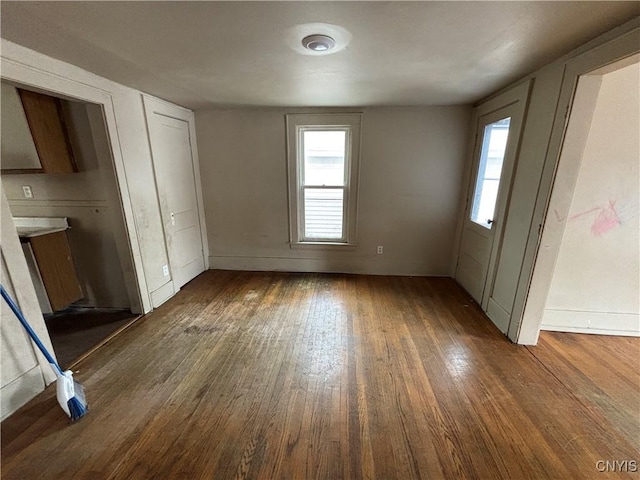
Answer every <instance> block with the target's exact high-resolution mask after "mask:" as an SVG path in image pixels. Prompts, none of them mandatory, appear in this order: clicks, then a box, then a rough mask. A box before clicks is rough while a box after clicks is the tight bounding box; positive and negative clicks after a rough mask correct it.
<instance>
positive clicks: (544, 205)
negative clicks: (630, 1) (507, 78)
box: [509, 21, 640, 345]
mask: <svg viewBox="0 0 640 480" xmlns="http://www.w3.org/2000/svg"><path fill="white" fill-rule="evenodd" d="M638 23H639V22H638V21H636V22H635V25H634V26H633V27H632V28H631V29H630V30H628V31H626V32H625V33H623V34H622V35H620V36H619V37H616V38H613V39H612V40H609V41H607V42H606V43H603V44H601V45H599V46H598V47H595V48H593V49H591V50H588V51H587V52H585V53H583V54H581V55H579V56H577V57H575V58H573V59H571V60H569V61H567V62H566V68H565V72H564V78H563V81H562V86H561V89H560V96H559V100H558V104H557V108H556V113H555V117H554V122H553V128H552V131H551V138H550V140H549V146H548V149H547V155H546V158H545V162H544V168H543V172H542V178H541V181H540V188H539V191H538V198H537V200H536V206H535V211H534V215H533V220H532V225H539V226H540V227H539V228H540V233H538V231H537V230H536V231H534V232H533V234H532V235H530V237H529V239H528V242H527V251H526V253H525V261H524V265H527V264H529V265H531V271H530V275H529V276H528V277H525V278H523V280H524V281H526V282H527V284H526V286H525V288H520V286H519V287H518V293H517V294H516V301H515V305H516V306H521V308H522V314H521V316H520V315H518V312H517V311H516V308H517V307H516V308H514V312H513V313H512V315H513V318H521V320H520V321H519V322H511V325H510V328H509V338H513V339H517V340H516V341H517V343H519V344H525V345H535V344H536V343H537V342H538V336H539V334H540V327H541V324H542V315H543V312H544V309H545V306H546V302H547V296H548V294H549V289H550V287H551V280H552V277H553V271H554V267H555V263H556V260H557V258H558V254H559V252H560V245H561V242H562V235H563V232H564V226H565V223H564V222H555V223H554V222H547V217H548V214H549V211H551V210H552V209H553V208H558V209H559V210H560V209H561V208H562V207H563V206H566V205H567V203H569V204H570V201H571V198H572V194H573V189H572V188H570V190H571V191H570V192H566V191H564V192H563V190H562V189H560V188H555V187H560V186H561V185H562V186H564V187H567V185H568V186H570V185H572V184H573V185H575V181H576V178H572V176H577V171H578V170H577V168H576V165H575V162H563V163H562V164H561V163H560V156H561V154H562V150H563V147H564V145H565V140H566V138H567V135H568V130H567V127H568V124H569V119H570V117H571V114H572V113H573V112H572V110H573V108H574V106H576V102H575V98H576V93H577V86H578V80H579V78H580V77H581V76H583V75H587V74H589V73H592V74H593V73H594V72H595V71H596V70H598V69H603V68H605V67H607V66H608V65H611V64H613V63H617V62H620V61H621V60H624V59H627V58H630V57H633V56H634V55H636V54H638V53H639V52H640V48H639V47H638V46H639V45H640V27H638ZM576 108H577V107H576ZM532 230H534V229H532ZM523 273H524V272H523Z"/></svg>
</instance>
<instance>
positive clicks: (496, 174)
mask: <svg viewBox="0 0 640 480" xmlns="http://www.w3.org/2000/svg"><path fill="white" fill-rule="evenodd" d="M510 123H511V117H507V118H503V119H502V120H498V121H497V122H494V123H490V124H489V125H487V126H485V127H484V133H483V137H482V149H481V150H480V161H479V162H478V176H477V178H476V187H475V190H474V192H473V203H472V205H471V220H472V221H473V222H475V223H477V224H478V225H482V226H483V227H486V228H491V224H492V223H493V214H494V212H495V209H496V201H497V199H498V188H499V187H500V174H501V173H502V163H503V162H504V156H505V153H506V150H507V139H508V138H509V124H510Z"/></svg>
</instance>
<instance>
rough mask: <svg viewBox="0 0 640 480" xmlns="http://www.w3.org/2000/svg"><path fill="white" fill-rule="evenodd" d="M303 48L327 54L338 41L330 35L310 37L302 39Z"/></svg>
mask: <svg viewBox="0 0 640 480" xmlns="http://www.w3.org/2000/svg"><path fill="white" fill-rule="evenodd" d="M302 46H303V47H304V48H306V49H308V50H311V51H314V52H318V53H320V52H327V51H329V50H331V49H332V48H333V47H335V46H336V41H335V40H334V39H333V38H331V37H330V36H328V35H321V34H315V35H309V36H308V37H304V38H303V39H302Z"/></svg>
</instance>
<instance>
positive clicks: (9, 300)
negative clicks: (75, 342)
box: [0, 284, 64, 375]
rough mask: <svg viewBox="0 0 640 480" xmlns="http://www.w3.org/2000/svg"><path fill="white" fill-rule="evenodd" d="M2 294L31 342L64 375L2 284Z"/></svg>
mask: <svg viewBox="0 0 640 480" xmlns="http://www.w3.org/2000/svg"><path fill="white" fill-rule="evenodd" d="M0 293H1V294H2V298H4V300H5V301H6V302H7V305H9V308H11V310H13V313H15V314H16V317H18V320H20V323H21V324H22V326H23V327H24V329H25V330H26V331H27V333H28V334H29V336H30V337H31V340H33V342H34V343H35V344H36V345H37V346H38V348H39V349H40V351H41V352H42V354H43V355H44V356H45V358H46V359H47V361H48V362H49V363H50V364H51V365H53V366H54V367H55V368H56V370H57V371H58V373H60V375H64V373H63V372H62V369H61V368H60V365H58V362H56V360H55V358H53V357H52V356H51V354H50V353H49V352H48V351H47V349H46V348H45V346H44V345H43V344H42V342H41V341H40V339H39V338H38V335H36V332H34V331H33V328H31V325H29V323H28V322H27V319H26V318H24V315H23V314H22V312H21V311H20V308H18V306H17V305H16V302H14V301H13V298H11V296H10V295H9V294H8V293H7V291H6V290H5V289H4V286H3V285H2V284H0Z"/></svg>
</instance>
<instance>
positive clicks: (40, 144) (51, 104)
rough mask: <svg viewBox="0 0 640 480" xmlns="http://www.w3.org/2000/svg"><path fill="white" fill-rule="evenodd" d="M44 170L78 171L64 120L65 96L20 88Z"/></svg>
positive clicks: (55, 171) (56, 171)
mask: <svg viewBox="0 0 640 480" xmlns="http://www.w3.org/2000/svg"><path fill="white" fill-rule="evenodd" d="M18 93H19V94H20V100H21V101H22V107H23V108H24V113H25V116H26V117H27V123H28V124H29V130H30V131H31V136H32V137H33V143H34V144H35V146H36V151H37V152H38V157H39V158H40V163H41V165H42V171H43V172H44V173H73V172H77V171H78V167H77V166H76V163H75V160H74V158H73V151H72V149H71V142H70V141H69V134H68V132H67V127H66V124H65V121H64V114H63V111H62V100H60V99H59V98H56V97H51V96H49V95H43V94H41V93H36V92H31V91H29V90H22V89H20V88H18Z"/></svg>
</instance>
